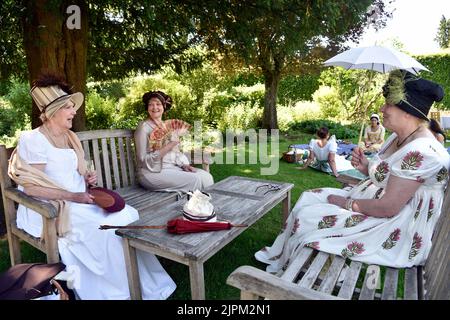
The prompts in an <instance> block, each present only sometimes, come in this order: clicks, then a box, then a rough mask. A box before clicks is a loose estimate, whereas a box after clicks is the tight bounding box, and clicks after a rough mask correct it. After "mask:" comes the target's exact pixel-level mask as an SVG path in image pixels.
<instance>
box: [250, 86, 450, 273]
mask: <svg viewBox="0 0 450 320" xmlns="http://www.w3.org/2000/svg"><path fill="white" fill-rule="evenodd" d="M416 81H421V82H422V81H426V80H424V79H418V80H416ZM388 83H389V82H388ZM422 86H423V87H424V88H425V89H423V90H428V91H433V92H434V91H438V92H440V91H439V90H438V89H436V88H435V87H434V86H431V85H429V83H428V82H426V83H425V84H424V85H423V84H422ZM427 86H429V87H427ZM430 87H431V88H430ZM409 88H410V87H408V86H406V89H405V90H408V89H409ZM409 93H410V94H409V95H408V103H404V101H405V100H404V99H406V98H403V99H402V101H394V102H391V100H389V99H388V98H389V95H388V93H386V96H387V97H386V101H387V104H386V105H385V106H384V107H383V108H382V112H383V115H384V119H385V124H386V127H388V128H389V129H391V130H393V131H394V132H395V133H394V134H392V135H391V136H390V137H389V138H388V140H387V141H386V143H385V144H384V145H383V147H382V149H381V150H380V152H379V154H377V155H376V156H375V157H374V158H373V159H371V160H370V161H369V162H367V159H366V158H365V157H364V154H363V152H362V150H361V149H358V148H357V150H354V151H353V154H352V155H353V157H354V159H353V160H352V164H354V166H355V167H356V168H358V169H359V168H362V167H363V165H364V166H365V168H366V170H367V171H366V173H368V175H369V178H367V179H366V180H364V181H362V182H361V183H360V184H359V185H357V186H356V187H354V188H353V189H352V190H351V191H347V190H343V189H334V188H321V189H315V190H309V191H305V192H303V194H302V195H301V197H300V199H299V200H298V201H297V203H296V205H295V207H294V208H293V209H292V212H291V214H290V215H289V217H288V220H287V221H286V225H285V227H284V230H282V233H281V234H280V235H279V236H278V237H277V238H276V239H275V242H274V243H273V244H272V246H271V247H265V248H263V249H261V250H260V251H258V252H256V253H255V258H256V259H257V260H259V261H261V262H263V263H266V264H268V266H267V271H268V272H273V273H277V272H280V271H281V270H283V269H284V268H286V267H287V265H288V264H289V262H290V260H292V259H293V258H294V257H295V256H296V253H297V252H298V250H300V249H301V248H302V247H303V246H309V247H312V248H315V249H319V250H321V251H324V252H328V253H332V254H336V255H340V256H343V257H348V258H351V259H353V260H356V261H362V262H366V263H369V264H379V265H385V266H391V267H411V266H414V265H422V264H424V262H425V260H426V258H427V256H428V254H429V252H430V249H431V245H432V243H431V237H432V234H433V230H434V227H435V224H436V222H437V220H438V218H439V215H440V213H441V206H442V200H443V195H444V189H445V186H446V184H447V180H448V168H449V165H450V157H449V154H448V153H447V151H446V150H445V149H444V147H443V146H442V145H441V144H440V143H439V142H438V141H437V140H436V139H435V138H434V136H433V135H432V134H431V132H430V131H429V130H428V129H426V125H425V124H424V123H423V120H421V119H426V114H427V113H428V110H429V108H430V107H431V104H432V102H433V100H435V101H439V99H438V98H439V96H441V95H443V93H442V94H441V95H440V94H436V96H437V97H433V98H429V100H430V101H427V100H425V102H424V101H423V100H422V101H420V100H417V99H414V96H415V95H426V94H427V92H426V93H422V92H420V91H419V93H417V92H416V91H414V92H413V91H412V89H411V92H409ZM430 95H431V94H430ZM441 99H442V97H441ZM410 104H414V105H415V109H412V108H413V107H410V106H409V105H410ZM417 110H419V111H420V113H418V111H417ZM421 121H422V122H421ZM399 134H401V138H400V135H399ZM390 180H392V181H390ZM386 190H387V192H386ZM359 199H364V200H359Z"/></svg>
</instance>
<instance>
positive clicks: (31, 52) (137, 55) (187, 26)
mask: <svg viewBox="0 0 450 320" xmlns="http://www.w3.org/2000/svg"><path fill="white" fill-rule="evenodd" d="M71 5H75V6H77V7H78V8H79V9H80V13H81V14H80V17H79V19H80V28H79V29H72V30H71V29H69V28H68V27H67V20H68V19H69V18H70V17H71V15H70V13H67V11H68V10H67V8H68V7H69V6H71ZM186 6H187V4H186V3H184V2H183V1H175V0H172V1H164V0H156V1H151V2H150V1H145V0H138V1H134V0H133V1H131V0H130V1H128V0H121V1H115V0H114V1H113V0H93V1H85V0H73V1H67V0H62V1H61V0H23V1H21V2H17V1H14V0H4V1H3V2H1V3H0V12H1V16H0V19H1V21H2V28H1V30H0V36H1V37H0V55H1V57H2V61H1V62H0V78H1V79H2V80H5V79H8V78H9V77H10V76H11V75H16V76H19V77H21V78H27V77H28V79H29V81H30V83H31V82H32V81H33V80H34V79H35V78H36V77H37V76H38V75H39V74H40V73H41V72H43V71H50V72H53V73H56V74H59V75H62V76H64V77H65V78H66V79H67V81H68V82H69V83H71V84H73V85H74V90H76V91H80V92H83V93H85V91H86V89H85V85H86V80H87V78H88V76H89V77H90V78H91V79H95V80H106V79H118V78H123V77H126V76H127V75H129V74H130V73H136V72H152V71H154V70H158V69H160V68H161V66H164V65H166V64H173V65H174V66H175V67H176V68H178V69H181V68H183V67H185V66H190V65H196V64H198V63H199V61H200V60H199V58H198V57H197V56H195V55H192V54H186V53H185V51H186V49H188V48H189V47H191V46H193V45H195V44H196V43H197V42H198V39H197V37H196V36H195V32H194V25H193V23H192V20H191V16H190V15H189V11H188V10H187V9H186ZM18 40H19V41H18ZM78 113H79V116H78V117H76V118H75V120H76V122H75V123H74V129H75V130H83V129H84V126H85V118H84V106H83V107H82V108H81V109H80V110H79V112H78ZM38 114H39V111H38V110H37V107H36V106H34V108H33V114H32V120H33V127H35V126H37V125H39V121H38Z"/></svg>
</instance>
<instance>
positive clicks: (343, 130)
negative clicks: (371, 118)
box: [291, 120, 360, 139]
mask: <svg viewBox="0 0 450 320" xmlns="http://www.w3.org/2000/svg"><path fill="white" fill-rule="evenodd" d="M321 127H327V128H328V129H329V130H330V135H333V134H334V135H336V138H338V139H350V138H357V137H358V136H359V129H360V127H359V125H358V124H352V125H342V124H341V123H338V122H333V121H330V120H306V121H302V122H298V123H296V124H294V125H293V126H292V127H291V129H292V130H299V131H302V132H306V133H310V134H316V132H317V130H318V129H320V128H321Z"/></svg>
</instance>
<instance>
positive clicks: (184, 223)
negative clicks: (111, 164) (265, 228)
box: [99, 219, 247, 234]
mask: <svg viewBox="0 0 450 320" xmlns="http://www.w3.org/2000/svg"><path fill="white" fill-rule="evenodd" d="M232 227H247V225H246V224H232V223H230V222H229V221H222V222H200V221H189V220H184V219H173V220H169V221H167V225H160V226H109V225H102V226H100V227H99V229H100V230H108V229H167V232H169V233H173V234H185V233H196V232H207V231H218V230H228V229H231V228H232Z"/></svg>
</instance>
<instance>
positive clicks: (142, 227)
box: [99, 225, 166, 230]
mask: <svg viewBox="0 0 450 320" xmlns="http://www.w3.org/2000/svg"><path fill="white" fill-rule="evenodd" d="M165 228H166V226H109V225H101V226H100V227H99V229H100V230H108V229H165Z"/></svg>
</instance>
